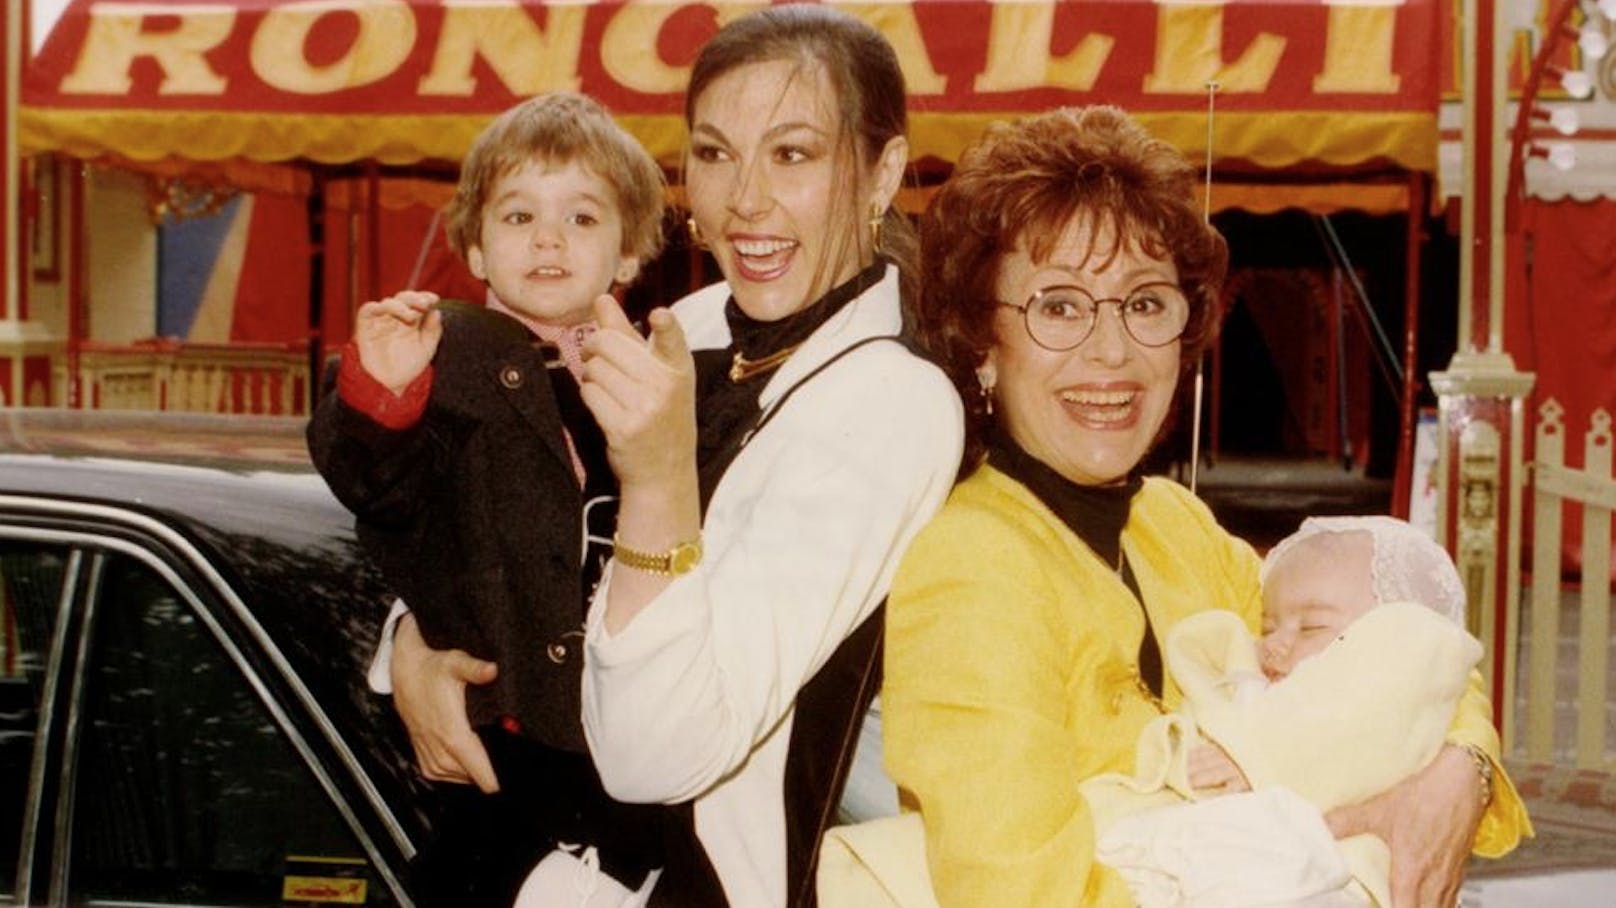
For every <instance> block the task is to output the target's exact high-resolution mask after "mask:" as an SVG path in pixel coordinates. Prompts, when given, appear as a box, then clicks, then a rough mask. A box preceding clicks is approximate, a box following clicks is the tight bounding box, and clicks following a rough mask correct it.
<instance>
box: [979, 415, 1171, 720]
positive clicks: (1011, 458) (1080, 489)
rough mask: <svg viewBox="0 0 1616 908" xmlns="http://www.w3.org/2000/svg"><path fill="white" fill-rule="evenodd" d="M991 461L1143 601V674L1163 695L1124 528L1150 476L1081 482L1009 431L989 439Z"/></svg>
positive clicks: (1157, 650)
mask: <svg viewBox="0 0 1616 908" xmlns="http://www.w3.org/2000/svg"><path fill="white" fill-rule="evenodd" d="M988 463H990V464H992V465H993V467H994V469H997V470H999V471H1000V472H1001V473H1004V474H1005V475H1006V476H1009V477H1010V478H1011V479H1014V480H1015V481H1017V482H1019V483H1021V484H1022V485H1024V486H1026V487H1027V489H1028V490H1029V491H1031V492H1032V494H1033V495H1034V496H1035V497H1036V498H1037V499H1038V500H1039V501H1041V502H1043V503H1044V506H1045V507H1047V508H1049V509H1050V510H1051V511H1053V512H1054V514H1055V516H1056V517H1059V518H1060V520H1061V522H1062V523H1064V524H1066V526H1067V527H1068V528H1069V529H1070V530H1071V531H1072V532H1073V533H1076V534H1077V538H1079V539H1081V540H1083V543H1084V544H1085V545H1087V546H1088V547H1089V548H1090V549H1093V550H1094V554H1095V555H1097V556H1099V558H1100V560H1101V561H1102V562H1104V563H1105V564H1106V565H1108V566H1110V567H1111V568H1112V569H1113V570H1115V571H1116V572H1117V575H1118V576H1119V577H1121V579H1122V582H1123V583H1124V584H1126V585H1127V587H1128V589H1129V590H1130V591H1132V593H1133V595H1134V598H1135V599H1137V600H1139V602H1140V607H1139V610H1140V611H1141V612H1142V613H1143V614H1144V616H1145V636H1144V639H1143V640H1141V641H1140V643H1139V676H1140V677H1141V678H1142V679H1143V680H1144V682H1145V684H1146V685H1147V686H1149V687H1150V690H1151V692H1152V693H1154V694H1155V695H1156V696H1157V697H1160V696H1161V693H1162V684H1163V680H1164V679H1163V674H1164V673H1163V668H1162V655H1161V645H1160V644H1159V643H1158V642H1157V640H1156V632H1155V628H1153V627H1152V626H1151V623H1150V612H1149V611H1148V610H1147V609H1145V607H1144V604H1143V603H1144V597H1143V596H1141V595H1140V594H1139V582H1138V581H1137V580H1136V579H1134V576H1133V570H1132V569H1131V568H1130V567H1129V565H1128V560H1127V558H1125V557H1124V556H1123V552H1122V529H1123V527H1125V526H1127V523H1128V509H1129V508H1130V507H1131V506H1132V504H1133V497H1134V495H1135V494H1137V493H1138V491H1139V489H1140V488H1141V487H1142V486H1143V485H1144V480H1143V479H1141V478H1139V477H1138V476H1134V475H1129V476H1128V478H1127V479H1125V480H1123V481H1122V482H1120V483H1117V484H1116V485H1109V486H1085V485H1079V484H1078V483H1075V482H1072V481H1071V480H1070V479H1067V478H1066V477H1064V476H1062V475H1061V474H1059V473H1057V472H1055V470H1054V469H1053V468H1051V467H1050V466H1049V465H1048V464H1045V463H1044V462H1043V461H1041V460H1039V459H1038V458H1036V457H1033V456H1032V455H1031V454H1028V453H1027V452H1026V451H1025V450H1024V449H1023V448H1022V447H1021V446H1020V445H1018V444H1016V442H1015V440H1013V439H1012V438H1010V437H1009V435H1007V434H1005V433H1004V432H995V433H994V435H993V437H992V438H990V439H989V440H988Z"/></svg>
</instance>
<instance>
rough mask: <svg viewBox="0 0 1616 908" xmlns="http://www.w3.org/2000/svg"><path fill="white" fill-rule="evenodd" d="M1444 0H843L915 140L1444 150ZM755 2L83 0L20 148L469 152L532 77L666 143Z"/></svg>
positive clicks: (1372, 159)
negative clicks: (1122, 130)
mask: <svg viewBox="0 0 1616 908" xmlns="http://www.w3.org/2000/svg"><path fill="white" fill-rule="evenodd" d="M1440 2H1442V0H1329V2H1326V0H1232V2H1191V0H1155V2H1152V0H997V2H987V0H937V2H930V0H908V2H895V0H886V2H865V3H838V4H836V5H837V6H840V7H842V8H844V9H846V10H847V11H848V12H850V13H852V14H853V15H856V16H859V17H860V18H863V19H865V20H866V21H868V22H870V23H871V24H873V25H874V26H875V27H877V28H878V29H880V30H881V31H882V32H883V33H884V34H885V35H886V36H887V38H888V39H890V40H891V42H892V44H893V46H894V47H895V48H896V49H897V51H898V54H899V56H900V59H901V61H902V63H903V67H904V71H905V75H906V77H907V80H908V88H909V99H910V109H911V111H912V128H911V142H912V144H913V146H914V148H915V152H916V157H917V158H920V157H926V156H931V157H935V158H939V159H942V160H944V161H948V160H952V159H953V158H954V157H955V156H956V155H957V153H958V151H959V150H960V148H961V147H962V146H963V145H964V144H965V143H966V142H968V141H970V140H971V139H972V138H974V137H975V136H976V135H977V134H978V132H979V131H980V130H981V128H982V126H983V125H985V123H986V122H988V121H989V120H992V119H999V118H1003V117H1006V116H1013V115H1015V114H1016V113H1018V112H1023V111H1029V110H1038V109H1043V108H1048V107H1052V106H1057V105H1065V104H1089V103H1099V102H1105V103H1114V104H1119V105H1121V106H1123V107H1125V108H1127V109H1129V110H1130V111H1132V112H1134V113H1135V114H1137V115H1138V116H1140V118H1141V119H1143V120H1144V121H1145V122H1146V123H1147V125H1149V126H1150V127H1151V128H1152V129H1154V130H1155V131H1156V132H1157V133H1158V134H1160V135H1162V136H1163V137H1164V138H1167V139H1169V140H1170V141H1173V142H1174V143H1175V144H1177V145H1179V146H1180V147H1181V148H1183V149H1184V150H1185V151H1186V152H1188V153H1193V154H1202V153H1204V151H1205V149H1206V142H1207V107H1208V93H1209V89H1208V84H1209V83H1216V85H1217V91H1216V97H1215V103H1216V108H1217V116H1216V121H1215V125H1216V128H1215V130H1214V132H1213V137H1212V145H1213V152H1214V155H1215V157H1216V158H1217V159H1218V160H1219V161H1220V162H1222V163H1223V164H1224V165H1226V166H1238V165H1239V164H1240V163H1241V162H1244V163H1249V164H1250V165H1252V166H1254V167H1264V168H1271V167H1290V166H1296V165H1330V166H1341V167H1350V166H1362V165H1369V166H1382V165H1385V164H1391V165H1395V166H1399V167H1406V168H1411V169H1418V170H1431V169H1433V167H1434V165H1435V152H1436V131H1437V130H1436V109H1437V104H1438V95H1439V79H1440V73H1439V72H1438V69H1439V67H1438V65H1437V60H1438V59H1439V58H1440V56H1441V55H1440V54H1439V53H1438V50H1439V49H1440V37H1439V36H1440V33H1441V28H1440V27H1439V21H1438V12H1439V11H1438V3H1440ZM759 5H761V4H736V3H684V2H676V0H627V2H625V0H595V2H590V0H561V2H551V3H544V2H537V0H293V2H271V0H74V2H73V3H72V4H71V5H70V6H69V7H68V9H67V11H66V13H65V14H64V15H63V17H62V19H61V20H60V21H59V22H58V23H57V24H56V26H55V27H54V28H53V29H52V30H51V32H50V34H49V35H48V36H47V37H46V40H45V42H44V45H43V47H42V48H41V50H40V52H39V53H38V55H37V56H35V57H34V58H33V59H31V60H30V61H28V62H27V64H26V66H25V72H24V78H23V85H22V109H21V111H20V114H19V134H20V142H21V145H22V148H23V150H24V152H25V153H27V152H35V151H45V150H59V151H65V152H67V153H70V154H76V155H80V156H87V157H88V156H96V155H99V154H107V153H113V154H118V155H122V156H124V157H128V158H133V159H137V160H158V159H163V158H170V157H177V158H185V159H191V160H221V159H229V158H238V157H239V158H246V159H250V160H257V161H278V160H292V159H309V160H316V161H324V162H343V161H354V160H361V159H374V160H380V161H382V162H385V163H409V162H413V161H418V160H423V159H437V160H455V159H457V158H458V157H459V156H460V155H461V154H462V153H463V152H464V150H465V148H466V147H467V146H468V145H469V143H470V141H471V138H472V137H473V136H474V135H475V134H476V132H477V131H478V130H479V129H480V128H481V127H482V125H483V124H484V123H486V122H487V120H488V118H489V117H491V116H493V115H494V114H495V113H497V112H498V111H500V110H502V109H504V108H505V107H507V106H509V105H510V104H512V103H514V102H515V101H516V100H518V99H520V98H523V97H526V96H528V95H531V94H533V93H535V92H539V91H544V90H548V89H557V88H567V89H577V90H581V91H584V92H587V93H589V94H591V95H594V96H595V97H597V98H599V99H600V100H601V101H602V102H604V103H605V104H606V105H607V106H608V107H609V108H611V109H612V111H613V112H614V113H615V114H616V115H617V116H618V117H619V118H620V119H621V120H622V121H623V122H624V124H625V125H626V126H627V127H628V128H629V129H631V130H632V131H634V132H635V134H636V135H638V136H639V137H640V138H641V139H642V140H643V141H644V142H645V143H646V144H647V146H648V147H649V148H650V149H651V150H652V152H653V153H654V154H655V155H657V157H658V158H659V159H660V160H662V161H664V162H665V163H669V164H672V163H673V162H675V161H676V160H677V158H678V155H679V152H680V150H681V147H682V144H683V141H684V134H683V125H682V122H681V119H680V110H681V100H682V95H681V90H682V88H683V86H684V83H685V80H686V77H687V74H688V71H689V66H690V63H691V60H692V59H693V58H694V56H695V53H696V51H697V49H698V48H700V46H701V45H702V43H703V42H704V41H706V40H707V38H708V37H710V36H711V35H712V34H713V32H714V31H715V30H716V29H717V28H718V27H719V26H720V25H722V24H723V23H724V22H726V21H728V20H729V19H731V18H733V17H735V16H738V15H740V14H742V13H745V12H747V11H749V10H752V9H755V8H757V7H758V6H759Z"/></svg>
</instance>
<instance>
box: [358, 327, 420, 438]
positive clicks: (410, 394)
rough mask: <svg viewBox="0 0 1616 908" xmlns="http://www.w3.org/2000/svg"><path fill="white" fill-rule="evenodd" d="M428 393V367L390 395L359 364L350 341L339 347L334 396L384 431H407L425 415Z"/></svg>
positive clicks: (385, 388)
mask: <svg viewBox="0 0 1616 908" xmlns="http://www.w3.org/2000/svg"><path fill="white" fill-rule="evenodd" d="M431 393H432V364H431V363H427V366H426V368H425V369H423V370H421V374H420V375H417V376H415V378H414V379H413V380H412V381H411V382H410V383H409V384H408V385H407V386H405V388H404V390H403V391H402V392H400V393H398V394H394V393H393V392H392V391H391V390H389V389H388V387H387V386H386V385H384V384H382V383H381V382H379V381H377V380H376V378H375V376H373V375H371V374H370V373H369V372H366V371H365V367H364V366H362V365H360V363H359V347H358V346H357V345H355V344H354V342H353V341H349V342H348V346H346V347H343V348H342V365H340V366H338V367H337V396H338V397H340V398H342V402H343V403H345V404H347V405H348V406H350V407H353V408H354V409H355V410H358V411H359V412H360V413H363V414H365V415H366V416H368V417H370V418H371V419H372V420H373V421H375V422H376V423H377V424H378V425H380V426H381V427H382V428H385V429H408V428H409V427H410V426H413V425H415V424H416V423H417V422H419V421H420V419H421V414H422V413H425V412H426V400H427V397H428V396H429V395H431Z"/></svg>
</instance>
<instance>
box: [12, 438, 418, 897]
mask: <svg viewBox="0 0 1616 908" xmlns="http://www.w3.org/2000/svg"><path fill="white" fill-rule="evenodd" d="M352 526H353V520H352V518H351V517H350V516H349V515H348V513H347V512H346V511H344V510H343V509H342V507H341V506H340V505H338V504H337V502H336V501H335V499H333V498H332V497H331V494H330V493H329V491H327V489H326V487H325V485H324V483H323V482H322V481H321V480H320V478H319V477H318V475H316V474H315V473H314V472H313V469H312V467H311V466H310V465H309V463H308V458H307V454H306V453H305V451H304V447H303V436H302V421H301V420H293V419H274V418H243V417H202V416H185V415H179V414H116V413H78V412H71V411H48V410H0V597H3V598H0V698H3V699H0V903H4V904H20V905H79V904H117V905H176V904H179V905H325V904H344V905H408V904H411V899H410V896H409V892H408V888H407V882H406V877H405V873H404V868H405V866H406V864H407V862H408V860H409V859H410V857H411V856H412V855H413V854H414V851H415V843H416V842H419V841H421V839H422V837H423V836H424V835H425V834H426V833H427V832H428V830H429V828H430V814H431V809H430V807H429V806H428V805H430V802H431V798H430V793H429V792H428V791H427V789H426V787H425V786H424V784H423V783H422V782H421V781H420V780H419V778H418V777H417V775H416V774H415V772H414V770H413V768H412V764H411V760H410V754H409V748H408V742H407V739H406V738H405V736H404V733H403V729H402V726H401V725H400V724H399V722H398V720H397V718H396V717H395V716H394V715H393V714H392V712H391V709H390V706H389V704H388V702H387V701H386V700H385V699H383V698H380V697H377V696H376V695H374V694H372V693H370V692H369V691H368V690H367V689H366V687H365V683H364V669H365V666H366V664H367V662H368V660H369V658H370V655H371V651H372V648H373V646H374V644H375V641H376V637H377V633H378V628H379V626H380V623H381V621H382V619H383V617H384V616H385V614H386V610H387V604H388V601H389V598H390V597H389V595H388V593H387V591H386V589H385V588H384V587H383V586H382V583H381V581H380V578H379V577H378V576H377V575H376V574H375V572H374V571H373V570H372V569H370V568H369V567H367V566H366V565H365V563H364V561H363V560H362V559H361V558H360V557H359V555H358V550H357V548H356V544H355V541H354V538H353V533H352Z"/></svg>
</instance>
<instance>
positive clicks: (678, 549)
mask: <svg viewBox="0 0 1616 908" xmlns="http://www.w3.org/2000/svg"><path fill="white" fill-rule="evenodd" d="M700 563H701V543H700V542H686V543H681V544H680V545H677V546H674V549H673V551H671V552H669V553H668V571H669V572H670V573H673V574H686V573H689V572H690V571H691V570H692V569H693V568H695V566H696V565H698V564H700Z"/></svg>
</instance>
